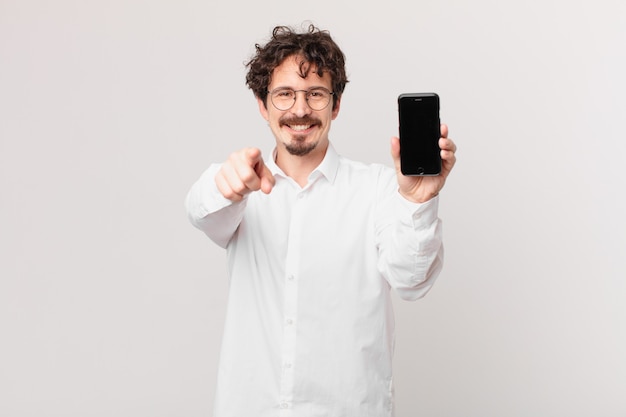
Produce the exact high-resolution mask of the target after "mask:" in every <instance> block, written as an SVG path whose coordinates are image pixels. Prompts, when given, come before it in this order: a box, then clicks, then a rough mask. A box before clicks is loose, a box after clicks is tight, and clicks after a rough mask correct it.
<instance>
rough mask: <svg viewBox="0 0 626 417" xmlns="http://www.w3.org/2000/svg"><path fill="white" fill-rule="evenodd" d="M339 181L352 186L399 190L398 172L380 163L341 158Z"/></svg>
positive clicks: (338, 173) (338, 172) (338, 171)
mask: <svg viewBox="0 0 626 417" xmlns="http://www.w3.org/2000/svg"><path fill="white" fill-rule="evenodd" d="M337 180H338V181H339V182H341V183H349V184H350V185H351V186H355V185H359V184H360V185H362V186H365V187H370V188H372V187H375V188H377V189H379V190H382V189H388V188H397V180H396V172H395V170H394V169H393V168H391V167H389V166H386V165H383V164H380V163H365V162H361V161H355V160H352V159H349V158H346V157H344V156H339V164H338V170H337Z"/></svg>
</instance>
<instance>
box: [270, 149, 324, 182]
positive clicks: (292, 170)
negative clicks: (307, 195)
mask: <svg viewBox="0 0 626 417" xmlns="http://www.w3.org/2000/svg"><path fill="white" fill-rule="evenodd" d="M327 149H328V144H326V146H325V147H324V148H323V149H315V150H313V151H312V152H311V153H309V154H307V155H304V156H296V155H291V154H290V153H289V152H288V151H287V150H286V149H285V148H281V147H280V146H279V147H278V148H277V152H276V165H278V167H280V169H282V170H283V172H284V173H285V174H286V175H287V176H288V177H290V178H291V179H293V180H294V181H295V182H296V183H297V184H298V185H299V186H300V187H303V188H304V187H305V186H306V185H307V183H308V181H309V175H311V172H313V170H314V169H315V168H317V167H318V166H319V165H320V164H321V163H322V161H323V160H324V156H326V150H327Z"/></svg>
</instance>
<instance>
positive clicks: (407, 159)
mask: <svg viewBox="0 0 626 417" xmlns="http://www.w3.org/2000/svg"><path fill="white" fill-rule="evenodd" d="M398 116H399V121H400V125H399V126H400V129H399V130H400V170H401V172H402V174H403V175H407V176H421V175H430V176H434V175H439V174H440V173H441V149H440V148H439V138H440V136H441V130H440V129H441V128H440V120H439V96H438V95H437V94H435V93H411V94H401V95H400V96H399V97H398Z"/></svg>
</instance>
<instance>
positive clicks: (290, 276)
mask: <svg viewBox="0 0 626 417" xmlns="http://www.w3.org/2000/svg"><path fill="white" fill-rule="evenodd" d="M287 279H288V280H289V281H293V280H294V279H295V277H294V276H293V275H289V276H288V277H287Z"/></svg>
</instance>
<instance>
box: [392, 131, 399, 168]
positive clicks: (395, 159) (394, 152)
mask: <svg viewBox="0 0 626 417" xmlns="http://www.w3.org/2000/svg"><path fill="white" fill-rule="evenodd" d="M391 158H392V159H393V164H394V166H395V167H396V170H397V171H399V170H400V138H398V137H397V136H394V137H392V138H391Z"/></svg>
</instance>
